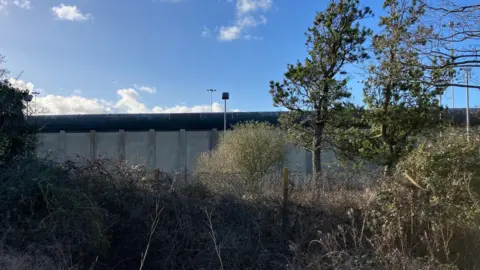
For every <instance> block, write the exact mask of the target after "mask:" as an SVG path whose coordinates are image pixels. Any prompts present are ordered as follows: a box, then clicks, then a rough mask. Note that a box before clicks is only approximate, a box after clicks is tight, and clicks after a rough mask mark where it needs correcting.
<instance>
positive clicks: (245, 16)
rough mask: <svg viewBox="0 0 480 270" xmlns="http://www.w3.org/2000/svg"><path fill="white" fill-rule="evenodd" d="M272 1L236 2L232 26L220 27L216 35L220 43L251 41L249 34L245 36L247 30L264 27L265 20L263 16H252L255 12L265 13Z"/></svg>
mask: <svg viewBox="0 0 480 270" xmlns="http://www.w3.org/2000/svg"><path fill="white" fill-rule="evenodd" d="M272 4H273V1H272V0H237V1H236V5H235V8H236V20H235V22H234V23H233V24H232V25H229V26H221V27H220V32H219V35H218V38H219V40H221V41H232V40H236V39H239V38H241V37H242V36H243V37H244V38H245V39H247V40H253V39H252V38H251V37H253V36H251V35H250V34H245V35H244V32H246V31H247V30H248V29H251V28H254V27H257V26H259V25H265V24H266V23H267V18H266V17H265V16H263V15H260V16H254V15H252V14H253V13H255V12H257V11H266V10H268V9H270V8H271V7H272Z"/></svg>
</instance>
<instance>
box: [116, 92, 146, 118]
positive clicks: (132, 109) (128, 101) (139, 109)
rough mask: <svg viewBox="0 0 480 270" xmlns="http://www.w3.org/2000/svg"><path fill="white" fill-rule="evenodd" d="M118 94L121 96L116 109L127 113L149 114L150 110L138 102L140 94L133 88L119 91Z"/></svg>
mask: <svg viewBox="0 0 480 270" xmlns="http://www.w3.org/2000/svg"><path fill="white" fill-rule="evenodd" d="M117 94H118V95H119V96H120V100H119V101H118V102H117V103H116V104H115V108H116V109H120V110H121V111H124V112H127V113H147V112H148V111H149V110H148V109H147V107H146V106H145V104H143V103H142V102H140V101H139V100H138V98H139V95H138V92H137V91H135V90H134V89H132V88H127V89H119V90H117Z"/></svg>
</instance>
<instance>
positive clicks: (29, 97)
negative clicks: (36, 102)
mask: <svg viewBox="0 0 480 270" xmlns="http://www.w3.org/2000/svg"><path fill="white" fill-rule="evenodd" d="M32 99H33V96H32V95H30V94H28V95H26V96H25V97H24V98H23V100H25V102H27V116H28V103H29V102H30V101H32Z"/></svg>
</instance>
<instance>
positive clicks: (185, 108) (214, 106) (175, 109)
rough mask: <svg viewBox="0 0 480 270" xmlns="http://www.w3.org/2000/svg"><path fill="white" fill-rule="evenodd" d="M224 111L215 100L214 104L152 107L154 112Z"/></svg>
mask: <svg viewBox="0 0 480 270" xmlns="http://www.w3.org/2000/svg"><path fill="white" fill-rule="evenodd" d="M212 110H213V112H223V106H222V105H220V103H217V102H214V103H213V104H212V105H198V106H193V107H188V106H185V105H183V106H181V105H176V106H174V107H170V108H168V107H165V108H162V107H160V106H155V107H154V108H153V109H152V112H154V113H200V112H211V111H212Z"/></svg>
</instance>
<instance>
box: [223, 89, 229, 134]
mask: <svg viewBox="0 0 480 270" xmlns="http://www.w3.org/2000/svg"><path fill="white" fill-rule="evenodd" d="M229 98H230V94H229V93H228V92H223V93H222V99H223V100H224V101H225V106H224V110H223V136H225V133H226V131H227V100H228V99H229Z"/></svg>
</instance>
